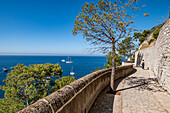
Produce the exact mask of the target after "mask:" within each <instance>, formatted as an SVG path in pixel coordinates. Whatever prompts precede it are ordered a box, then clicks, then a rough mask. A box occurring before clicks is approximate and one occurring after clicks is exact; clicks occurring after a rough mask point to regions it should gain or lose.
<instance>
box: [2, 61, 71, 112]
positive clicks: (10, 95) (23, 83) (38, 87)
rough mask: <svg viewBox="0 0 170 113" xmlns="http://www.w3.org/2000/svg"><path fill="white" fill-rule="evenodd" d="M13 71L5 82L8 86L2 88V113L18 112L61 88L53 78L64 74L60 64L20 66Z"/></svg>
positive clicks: (13, 68)
mask: <svg viewBox="0 0 170 113" xmlns="http://www.w3.org/2000/svg"><path fill="white" fill-rule="evenodd" d="M11 69H12V70H11V72H10V73H8V74H7V77H6V79H5V80H3V82H5V84H6V85H4V86H1V87H0V88H1V89H2V90H4V91H5V95H4V98H3V99H0V112H4V113H9V112H10V113H13V112H17V111H19V110H21V109H23V108H24V107H26V106H28V105H30V104H32V103H34V102H35V101H37V100H39V99H41V98H43V97H45V96H47V95H48V94H50V93H52V92H54V91H56V90H57V89H58V88H60V87H56V86H55V85H56V84H57V83H56V82H54V81H53V77H60V76H61V75H62V73H63V71H62V70H61V66H60V65H59V64H50V63H46V64H44V65H43V64H34V65H29V66H28V67H27V66H25V65H23V64H18V65H17V66H15V67H12V68H11ZM64 79H65V78H64ZM70 81H72V79H71V80H70ZM57 85H58V84H57ZM54 86H55V87H54Z"/></svg>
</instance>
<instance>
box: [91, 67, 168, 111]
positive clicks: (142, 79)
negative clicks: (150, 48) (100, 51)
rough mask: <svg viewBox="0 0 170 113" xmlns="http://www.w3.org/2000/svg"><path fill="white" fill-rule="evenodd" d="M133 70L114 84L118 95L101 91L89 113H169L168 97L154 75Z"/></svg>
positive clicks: (139, 69)
mask: <svg viewBox="0 0 170 113" xmlns="http://www.w3.org/2000/svg"><path fill="white" fill-rule="evenodd" d="M135 70H136V72H134V73H133V74H131V75H130V76H128V77H126V78H124V79H120V80H117V81H116V82H115V83H116V85H115V86H116V90H117V91H118V92H119V94H120V95H113V94H108V93H106V90H107V89H105V90H103V92H101V94H100V95H99V96H98V98H97V99H96V101H95V103H94V104H93V106H92V108H91V109H90V111H89V113H169V112H170V95H169V94H168V93H167V92H166V91H164V90H163V89H162V88H161V87H160V85H159V84H158V82H157V79H156V77H155V76H154V74H153V73H152V72H150V71H149V70H142V69H141V68H136V69H135ZM107 88H108V87H107ZM109 97H110V98H109ZM106 100H107V101H106ZM112 102H113V103H112ZM108 104H110V105H108ZM107 106H109V107H107ZM111 107H112V108H111ZM108 109H109V110H108ZM111 110H112V111H111Z"/></svg>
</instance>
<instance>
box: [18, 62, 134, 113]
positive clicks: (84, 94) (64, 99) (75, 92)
mask: <svg viewBox="0 0 170 113" xmlns="http://www.w3.org/2000/svg"><path fill="white" fill-rule="evenodd" d="M132 71H133V66H132V65H126V66H120V67H117V69H116V75H115V79H118V78H120V77H123V76H126V75H128V74H129V73H131V72H132ZM110 75H111V69H104V70H100V71H97V72H93V73H91V74H89V75H87V76H85V77H82V78H80V79H78V80H76V81H75V82H73V83H71V84H70V85H67V86H65V87H63V88H62V89H59V90H58V91H56V92H54V93H52V94H51V95H49V96H47V97H45V98H43V99H41V100H39V101H37V102H35V103H34V104H32V105H30V106H28V107H26V108H25V109H23V110H21V111H19V113H56V112H57V113H87V112H88V111H89V109H90V107H91V105H92V104H93V102H94V101H95V99H96V97H97V96H98V95H99V93H100V92H101V91H102V90H103V89H104V88H105V87H106V86H107V85H108V84H109V81H110Z"/></svg>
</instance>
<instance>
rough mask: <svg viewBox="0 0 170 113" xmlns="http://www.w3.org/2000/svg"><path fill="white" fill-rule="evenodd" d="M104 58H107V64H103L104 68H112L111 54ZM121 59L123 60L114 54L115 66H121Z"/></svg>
mask: <svg viewBox="0 0 170 113" xmlns="http://www.w3.org/2000/svg"><path fill="white" fill-rule="evenodd" d="M106 57H107V64H104V67H106V68H111V67H112V53H111V52H109V54H108V55H106ZM122 59H123V57H122V56H121V55H118V54H117V53H116V55H115V62H116V66H120V65H121V61H122Z"/></svg>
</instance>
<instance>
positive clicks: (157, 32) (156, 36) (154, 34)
mask: <svg viewBox="0 0 170 113" xmlns="http://www.w3.org/2000/svg"><path fill="white" fill-rule="evenodd" d="M158 35H159V29H158V28H156V30H155V31H154V32H153V37H154V38H155V39H157V38H158Z"/></svg>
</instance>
